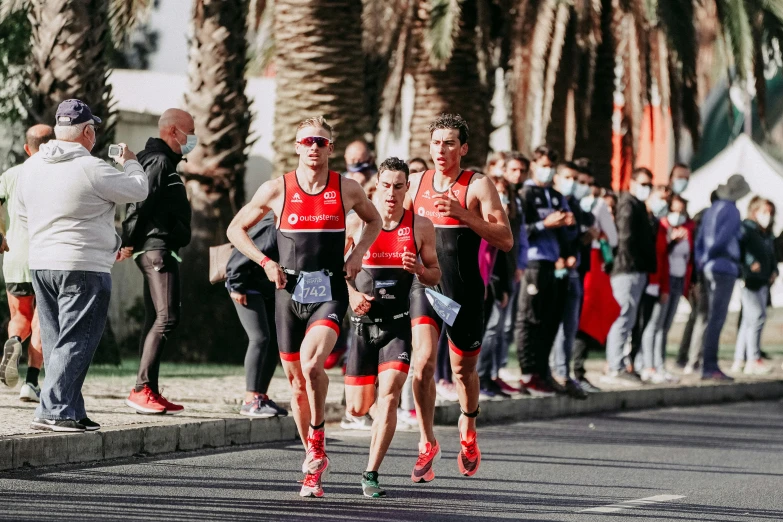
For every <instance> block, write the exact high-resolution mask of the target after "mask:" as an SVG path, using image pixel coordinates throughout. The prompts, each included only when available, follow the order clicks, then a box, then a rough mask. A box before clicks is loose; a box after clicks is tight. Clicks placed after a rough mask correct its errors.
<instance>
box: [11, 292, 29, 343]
mask: <svg viewBox="0 0 783 522" xmlns="http://www.w3.org/2000/svg"><path fill="white" fill-rule="evenodd" d="M7 295H8V309H9V311H10V315H11V320H10V321H9V322H8V337H13V336H15V335H16V336H19V338H21V339H22V340H23V341H24V340H25V339H27V337H28V336H29V335H30V331H31V329H32V328H31V325H32V321H33V316H34V315H35V297H34V296H32V295H28V296H14V295H11V294H7Z"/></svg>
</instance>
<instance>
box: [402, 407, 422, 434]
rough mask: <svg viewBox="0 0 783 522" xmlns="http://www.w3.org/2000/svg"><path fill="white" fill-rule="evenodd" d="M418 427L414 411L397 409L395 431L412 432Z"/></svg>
mask: <svg viewBox="0 0 783 522" xmlns="http://www.w3.org/2000/svg"><path fill="white" fill-rule="evenodd" d="M418 427H419V421H418V419H416V410H413V412H410V411H408V410H403V409H402V408H397V431H405V430H412V429H414V428H418Z"/></svg>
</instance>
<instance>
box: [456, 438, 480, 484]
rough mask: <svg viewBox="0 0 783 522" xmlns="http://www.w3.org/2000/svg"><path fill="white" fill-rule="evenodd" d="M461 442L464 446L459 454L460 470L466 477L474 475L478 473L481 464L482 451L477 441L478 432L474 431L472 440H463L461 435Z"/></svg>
mask: <svg viewBox="0 0 783 522" xmlns="http://www.w3.org/2000/svg"><path fill="white" fill-rule="evenodd" d="M459 442H460V444H461V445H462V448H460V450H459V455H457V464H458V465H459V472H460V473H462V474H463V475H465V476H466V477H472V476H473V475H475V474H476V472H477V471H478V469H479V465H480V464H481V451H480V450H479V447H478V442H476V433H475V432H474V433H473V438H471V439H470V440H462V437H460V441H459Z"/></svg>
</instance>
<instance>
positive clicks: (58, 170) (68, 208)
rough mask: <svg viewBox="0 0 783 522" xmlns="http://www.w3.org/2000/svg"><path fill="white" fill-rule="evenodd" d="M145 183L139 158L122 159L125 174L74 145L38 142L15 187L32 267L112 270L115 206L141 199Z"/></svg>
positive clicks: (116, 244) (117, 243) (115, 247)
mask: <svg viewBox="0 0 783 522" xmlns="http://www.w3.org/2000/svg"><path fill="white" fill-rule="evenodd" d="M147 186H148V183H147V175H146V174H145V173H144V169H143V168H142V166H141V164H139V162H138V161H132V160H131V161H126V162H125V171H124V172H123V171H120V170H117V169H115V168H114V167H112V166H111V165H109V164H108V163H106V162H105V161H103V160H101V159H99V158H96V157H93V156H91V155H90V153H89V152H88V151H87V149H85V148H84V147H82V146H81V145H80V144H78V143H73V142H68V141H60V140H52V141H50V142H48V143H45V144H43V145H41V148H40V150H39V151H38V152H37V153H36V154H34V155H33V156H32V157H30V158H29V159H28V160H27V161H25V163H24V172H22V173H21V175H20V176H19V181H18V184H17V189H16V198H17V212H18V217H19V225H20V233H22V234H28V236H29V238H30V254H29V256H30V258H29V262H30V270H66V271H87V272H111V267H112V265H114V260H115V256H116V253H117V251H118V250H119V248H120V243H121V242H120V238H119V236H118V235H117V232H116V231H115V228H114V211H115V207H116V205H117V204H127V203H136V202H138V201H143V200H144V199H146V197H147Z"/></svg>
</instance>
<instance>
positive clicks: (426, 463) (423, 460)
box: [411, 441, 440, 483]
mask: <svg viewBox="0 0 783 522" xmlns="http://www.w3.org/2000/svg"><path fill="white" fill-rule="evenodd" d="M437 460H440V444H438V441H435V445H434V446H433V445H432V444H430V443H429V442H427V443H425V445H424V451H421V447H419V458H418V459H417V460H416V465H415V466H414V467H413V473H411V480H412V481H413V482H418V483H420V482H430V481H431V480H432V479H434V478H435V472H434V471H433V470H432V464H433V463H434V462H435V461H437Z"/></svg>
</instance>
